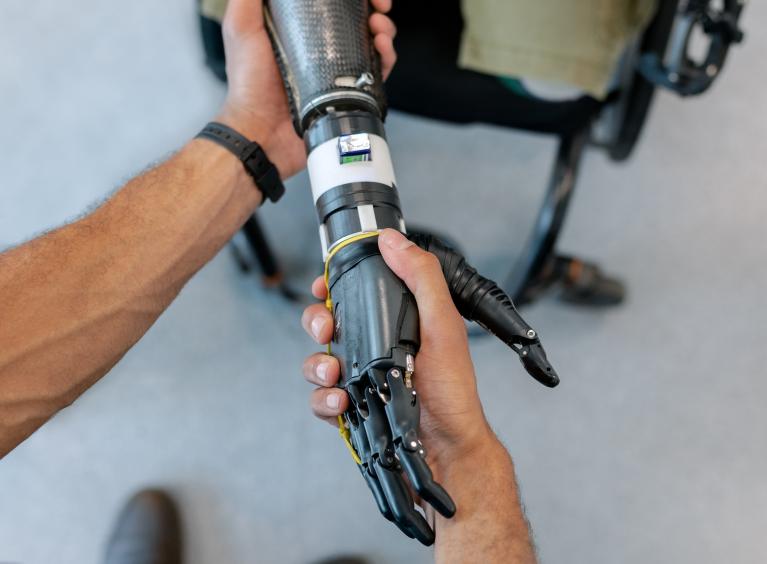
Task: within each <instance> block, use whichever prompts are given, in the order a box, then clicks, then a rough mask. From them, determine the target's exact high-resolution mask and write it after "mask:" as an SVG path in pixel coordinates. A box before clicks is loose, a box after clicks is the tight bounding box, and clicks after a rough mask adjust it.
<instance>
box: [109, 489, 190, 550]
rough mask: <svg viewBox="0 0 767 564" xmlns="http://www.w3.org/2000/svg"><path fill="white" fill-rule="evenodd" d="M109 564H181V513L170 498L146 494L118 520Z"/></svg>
mask: <svg viewBox="0 0 767 564" xmlns="http://www.w3.org/2000/svg"><path fill="white" fill-rule="evenodd" d="M104 562H105V564H181V527H180V519H179V514H178V510H177V509H176V505H175V503H174V502H173V500H172V499H171V498H170V497H169V496H168V494H166V493H164V492H162V491H160V490H143V491H140V492H139V493H137V494H136V495H134V496H133V497H132V498H131V499H130V500H129V501H128V503H127V504H126V505H125V507H124V508H123V510H122V511H121V512H120V515H119V517H118V518H117V523H116V524H115V528H114V530H113V531H112V536H111V538H110V540H109V545H108V546H107V552H106V558H105V559H104Z"/></svg>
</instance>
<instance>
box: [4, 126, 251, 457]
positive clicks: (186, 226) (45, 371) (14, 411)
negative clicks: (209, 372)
mask: <svg viewBox="0 0 767 564" xmlns="http://www.w3.org/2000/svg"><path fill="white" fill-rule="evenodd" d="M260 201H261V194H260V192H259V191H258V190H256V189H255V187H254V184H253V181H252V179H250V178H249V177H248V176H247V174H246V172H245V170H244V168H243V166H242V165H241V164H240V162H239V161H238V160H237V159H236V158H235V157H233V156H232V155H230V154H229V153H228V152H227V151H226V150H224V149H222V148H220V147H218V146H216V145H214V144H213V143H210V142H208V141H203V140H196V141H192V142H191V143H189V144H188V145H187V146H186V147H184V148H183V149H182V150H181V151H180V152H179V153H178V154H176V155H175V156H174V157H172V158H171V159H170V160H169V161H168V162H166V163H164V164H162V165H160V166H158V167H157V168H155V169H153V170H151V171H149V172H147V173H145V174H144V175H142V176H140V177H139V178H136V179H135V180H133V181H132V182H130V183H129V184H128V185H127V186H125V187H124V188H123V189H122V190H120V191H119V192H118V193H117V194H116V195H115V196H114V197H113V198H112V199H110V200H109V201H108V202H107V203H105V204H104V205H103V206H102V207H100V208H99V209H97V210H96V211H95V212H93V213H92V214H90V215H89V216H87V217H85V218H83V219H81V220H80V221H77V222H76V223H73V224H71V225H67V226H66V227H63V228H61V229H57V230H55V231H53V232H51V233H49V234H47V235H45V236H43V237H40V238H38V239H35V240H33V241H31V242H29V243H27V244H25V245H22V246H20V247H18V248H15V249H13V250H10V251H8V252H6V253H4V254H2V255H0V457H2V456H4V455H5V454H7V453H8V452H10V451H11V450H12V449H13V448H14V447H15V446H16V445H17V444H19V443H20V442H21V441H23V440H24V439H25V438H26V437H28V436H29V435H30V434H31V433H32V432H33V431H34V430H35V429H37V428H38V427H39V426H40V425H42V424H43V423H44V422H45V421H47V420H48V419H49V418H50V417H51V416H53V415H54V414H55V413H56V412H57V411H59V410H60V409H62V408H64V407H66V406H67V405H69V404H70V403H72V402H73V401H74V400H75V398H77V397H78V396H79V395H80V394H81V393H83V392H84V391H85V390H86V389H87V388H88V387H90V386H91V385H93V384H94V383H95V382H96V381H97V380H98V379H99V378H101V377H102V376H103V375H104V374H106V373H107V372H108V371H109V370H110V369H111V368H112V366H114V364H115V363H116V362H117V361H118V360H120V358H121V357H122V356H123V355H124V354H125V353H126V352H127V351H128V349H129V348H130V347H131V346H132V345H133V344H135V343H136V341H138V339H139V338H140V337H141V336H142V335H143V334H144V333H145V332H146V331H147V329H149V327H150V326H151V325H152V324H153V323H154V321H155V320H156V319H157V318H158V317H159V315H160V314H161V313H162V312H163V311H164V310H165V308H166V307H167V306H168V305H169V304H170V302H171V301H172V300H173V299H174V298H175V297H176V295H177V294H178V293H179V291H180V290H181V288H182V287H183V286H184V284H185V283H186V282H187V281H188V280H189V278H190V277H191V276H192V275H193V274H194V273H195V272H197V271H198V270H199V269H200V268H201V267H202V266H203V265H204V264H205V263H206V262H208V261H209V260H210V259H211V258H212V257H213V256H214V255H215V254H216V252H217V251H218V250H219V249H220V248H221V247H222V246H223V245H224V244H225V243H226V241H228V240H229V239H230V238H231V236H232V235H233V234H234V233H235V232H236V230H237V229H238V228H239V227H240V226H241V225H242V224H243V223H244V221H245V220H246V219H247V217H248V215H249V214H250V213H252V211H253V210H254V209H255V207H256V206H257V205H258V204H259V203H260Z"/></svg>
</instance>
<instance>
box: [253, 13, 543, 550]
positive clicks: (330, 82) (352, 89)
mask: <svg viewBox="0 0 767 564" xmlns="http://www.w3.org/2000/svg"><path fill="white" fill-rule="evenodd" d="M368 11H369V5H368V2H367V0H270V1H269V3H268V10H267V16H266V17H267V24H268V26H269V29H270V33H271V37H272V42H273V46H274V49H275V53H276V55H277V59H278V64H279V66H280V70H281V72H282V74H283V78H284V81H285V85H286V90H287V92H288V99H289V101H290V104H291V106H292V110H293V116H294V122H295V123H294V124H295V128H296V131H297V132H298V133H299V135H300V136H302V137H303V138H304V141H305V143H306V148H307V152H308V170H309V177H310V181H311V185H312V193H313V197H314V202H315V205H316V208H317V213H318V216H319V222H320V239H321V243H322V248H323V254H324V258H325V284H326V285H327V289H328V299H327V304H326V305H327V306H328V308H329V309H330V310H331V311H332V313H333V314H334V319H335V328H334V338H333V351H332V352H333V354H334V355H335V356H336V357H338V359H339V362H340V366H341V381H340V385H341V386H342V387H343V388H344V389H345V390H346V391H347V392H348V394H349V397H350V400H351V406H350V408H349V410H347V412H346V414H345V416H344V418H343V420H342V421H341V422H340V423H341V429H342V434H343V435H344V437H345V440H346V441H347V445H348V446H349V449H350V451H351V453H352V456H353V457H354V459H355V461H356V462H357V464H358V467H359V470H360V472H361V473H362V476H363V478H364V479H365V481H366V482H367V484H368V486H369V488H370V490H371V492H372V493H373V497H374V498H375V500H376V503H377V504H378V507H379V509H380V511H381V513H382V514H383V515H384V516H385V517H386V518H387V519H389V520H391V521H393V522H394V523H395V524H396V525H397V526H398V527H399V528H400V529H401V530H402V531H403V532H404V533H405V534H406V535H408V536H409V537H411V538H416V539H418V540H419V541H420V542H422V543H424V544H427V545H429V544H431V543H433V541H434V532H433V531H432V530H431V528H430V527H429V525H428V523H427V522H426V520H425V519H424V517H423V515H422V514H421V513H420V512H418V511H417V510H416V509H415V506H414V501H413V497H412V495H411V493H410V489H409V488H408V485H407V483H406V481H405V479H404V476H403V474H404V475H406V476H407V479H408V481H409V483H410V485H411V486H412V487H413V489H414V490H415V492H416V493H417V494H418V495H419V496H420V497H421V499H422V500H424V501H425V502H428V503H429V504H430V505H431V506H432V507H433V508H434V509H435V510H436V511H438V512H439V513H440V514H442V515H444V516H445V517H448V518H449V517H451V516H452V515H453V514H454V513H455V510H456V508H455V504H454V503H453V501H452V499H451V498H450V496H449V495H448V493H447V492H446V491H445V490H444V489H443V488H442V487H441V486H440V485H439V484H437V483H436V482H435V481H434V479H433V476H432V472H431V470H430V469H429V466H428V465H427V463H426V452H425V449H424V447H423V445H422V443H421V441H420V440H419V436H418V430H419V429H418V427H419V421H420V404H419V401H418V395H417V392H416V390H415V386H414V382H415V380H416V375H415V355H416V353H417V352H418V348H419V320H418V311H417V308H416V304H415V300H414V299H413V296H412V295H411V294H410V292H409V291H408V289H407V287H406V286H405V285H404V283H403V282H402V281H401V280H400V279H399V278H397V277H396V276H395V275H394V274H393V273H392V272H391V270H389V268H388V267H387V266H386V264H385V263H384V261H383V258H382V257H381V255H380V252H379V249H378V244H377V236H378V233H379V231H380V230H382V229H384V228H393V229H397V230H399V231H402V232H405V223H404V220H403V216H402V212H401V209H400V202H399V198H398V195H397V189H396V181H395V176H394V170H393V166H392V162H391V157H390V154H389V148H388V145H387V142H386V135H385V132H384V127H383V123H382V120H383V119H384V117H385V103H384V97H383V92H382V84H381V78H380V71H379V64H378V59H377V57H376V55H375V52H374V50H373V46H372V45H371V40H370V33H369V30H368V26H367V20H368ZM419 243H420V244H422V245H424V246H425V248H428V250H432V251H435V252H436V253H437V255H438V256H439V257H440V259H441V261H442V265H443V271H444V272H445V274H446V277H448V281H449V283H450V287H451V292H452V293H453V297H454V299H455V300H456V302H457V303H458V304H461V305H459V309H460V310H461V311H462V313H464V315H467V316H468V317H470V318H474V319H477V320H478V321H479V322H480V323H482V324H483V326H485V327H487V328H488V329H490V330H491V331H493V332H494V333H496V334H497V335H499V336H501V338H502V339H504V341H505V342H507V343H508V344H510V345H511V346H513V347H514V348H515V350H516V351H517V352H518V354H519V355H520V358H521V359H522V362H523V364H524V365H525V367H526V368H528V370H530V371H531V373H532V374H533V375H534V376H535V377H536V378H537V379H538V380H540V381H542V382H544V383H546V384H547V385H550V386H553V385H556V383H557V382H558V379H557V377H556V374H555V373H554V372H553V369H552V368H551V366H549V364H548V362H547V361H546V355H545V353H544V352H543V349H542V348H541V347H540V342H539V341H538V338H537V334H536V333H535V331H533V330H532V329H531V328H530V327H529V326H527V324H525V323H524V321H522V320H521V318H520V317H519V315H518V314H517V313H516V310H515V309H514V307H513V305H512V304H511V301H510V300H509V299H508V298H507V297H506V296H505V295H504V294H503V293H502V292H501V291H500V290H499V289H498V288H497V287H496V286H495V285H494V284H493V283H491V282H489V281H487V280H486V279H484V278H482V277H480V276H479V275H477V273H476V271H474V270H473V269H471V268H470V267H468V266H467V265H466V264H465V261H462V260H461V258H460V257H459V256H457V255H456V254H455V253H454V252H453V251H451V250H450V249H448V248H446V247H444V246H441V245H439V244H438V243H437V242H436V241H433V240H429V239H421V240H419Z"/></svg>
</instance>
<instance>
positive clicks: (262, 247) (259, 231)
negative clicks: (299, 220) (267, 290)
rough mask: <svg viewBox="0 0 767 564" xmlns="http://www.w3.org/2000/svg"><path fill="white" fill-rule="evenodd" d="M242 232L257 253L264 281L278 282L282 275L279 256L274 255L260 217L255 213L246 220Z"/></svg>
mask: <svg viewBox="0 0 767 564" xmlns="http://www.w3.org/2000/svg"><path fill="white" fill-rule="evenodd" d="M242 232H243V234H244V235H245V237H246V238H247V240H248V243H250V247H251V248H252V249H253V252H254V254H255V255H256V260H257V262H258V265H259V267H260V268H261V273H262V274H263V276H264V281H265V282H266V283H267V284H270V283H276V282H278V281H279V279H280V278H281V276H280V267H279V264H278V263H277V258H276V257H275V256H274V252H272V247H271V245H269V241H268V240H267V239H266V235H265V234H264V230H263V228H262V227H261V222H259V220H258V217H257V216H256V215H255V214H254V215H252V216H250V217H249V218H248V221H246V222H245V225H243V227H242Z"/></svg>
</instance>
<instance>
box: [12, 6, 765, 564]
mask: <svg viewBox="0 0 767 564" xmlns="http://www.w3.org/2000/svg"><path fill="white" fill-rule="evenodd" d="M746 19H747V24H748V29H749V30H750V31H751V34H750V35H749V39H748V43H747V44H746V46H745V48H743V49H738V52H737V53H736V54H735V57H733V59H732V64H731V66H730V67H729V68H728V69H727V72H726V76H725V77H724V79H723V80H722V81H721V83H720V84H719V85H718V86H717V88H716V89H715V91H713V92H712V93H711V94H710V95H709V96H706V97H704V98H702V99H698V100H694V101H692V100H691V101H686V102H683V101H680V100H678V99H675V98H673V97H671V96H662V97H661V98H660V99H659V101H658V104H657V106H656V107H655V112H654V114H653V116H652V121H651V124H650V127H649V128H648V130H647V132H646V135H645V137H644V142H643V143H642V145H641V147H640V149H639V150H638V152H637V154H636V155H635V158H634V159H633V160H632V161H631V162H630V163H629V164H628V165H626V166H614V165H613V164H611V163H610V162H609V161H608V160H607V159H606V158H605V156H604V155H602V154H601V153H598V152H593V153H590V154H589V155H588V157H587V158H586V160H585V165H584V170H583V175H582V178H581V183H580V190H579V193H578V195H577V199H576V201H575V204H574V208H573V210H572V214H571V216H570V218H569V221H568V224H567V228H566V233H565V234H564V237H563V241H562V246H563V247H564V248H565V249H567V250H570V251H574V252H580V253H584V254H586V255H588V256H590V257H592V258H595V259H598V260H600V261H602V263H603V264H604V265H605V266H607V267H609V269H610V270H611V271H613V272H615V273H618V274H619V275H621V276H622V277H624V278H625V279H626V280H628V281H629V283H630V298H629V300H628V303H627V304H626V305H625V306H624V307H621V308H619V309H615V310H610V311H589V310H581V309H574V308H572V307H566V306H563V305H561V304H560V303H558V302H557V301H555V300H553V299H547V300H544V301H543V302H541V303H539V304H537V305H536V306H535V307H533V308H530V309H528V310H526V315H527V316H528V317H529V320H530V321H531V323H532V324H534V326H535V327H537V328H538V329H539V331H540V332H541V333H542V334H543V336H544V337H545V339H546V345H547V348H548V350H549V351H550V356H551V358H552V360H554V361H555V362H556V364H557V366H558V367H559V370H560V372H561V375H562V378H563V384H562V386H561V387H560V388H559V389H557V390H556V391H549V390H545V389H543V388H542V387H540V386H538V385H536V384H535V383H534V382H532V381H530V379H529V378H527V377H526V376H525V375H524V374H523V372H522V370H521V368H520V366H519V364H518V362H517V361H516V359H515V358H514V355H513V354H511V353H510V352H509V351H508V350H506V349H505V348H504V347H503V346H501V345H500V344H498V343H496V342H493V341H491V340H478V341H475V342H474V343H473V346H472V348H473V352H474V355H475V360H476V364H477V370H478V374H479V376H480V380H481V392H482V394H483V398H484V401H485V406H486V409H487V413H488V416H489V418H490V419H491V421H492V423H493V425H494V427H495V428H496V430H497V431H498V433H499V434H500V436H501V437H502V438H503V440H504V441H505V442H506V444H507V445H508V446H509V447H510V449H511V452H512V454H513V456H514V458H515V460H516V464H517V470H518V474H519V480H520V483H521V486H522V491H523V495H524V499H525V502H526V505H527V512H528V515H529V517H530V520H531V522H532V525H533V527H534V529H535V534H536V539H537V543H538V546H539V547H540V554H541V559H542V561H543V562H548V563H562V562H568V563H570V562H572V563H584V564H586V563H631V564H633V563H636V564H639V563H645V562H675V563H711V564H713V563H719V562H737V563H758V562H764V561H766V560H767V540H765V539H767V537H766V536H765V533H764V531H765V529H767V452H766V450H767V411H766V410H765V407H764V405H765V403H767V379H766V378H765V366H766V365H767V351H766V349H765V344H764V341H765V338H767V321H765V316H767V307H766V306H767V299H766V298H765V297H764V290H765V286H767V261H765V240H766V239H767V229H765V226H764V225H765V218H767V195H765V185H767V181H766V180H765V179H766V178H767V173H765V170H764V168H765V164H766V163H765V155H767V141H765V138H766V137H767V104H766V103H765V99H766V94H767V75H765V73H764V68H765V67H764V60H763V56H764V53H765V52H767V36H765V35H764V34H761V35H760V33H759V32H760V30H761V29H762V28H761V27H760V24H762V25H767V6H765V5H764V3H760V2H753V3H751V5H749V6H748V10H747V13H746ZM200 57H201V54H200V51H199V46H198V43H197V37H196V28H195V20H194V13H193V2H192V1H191V0H164V1H163V2H153V1H150V0H135V1H132V2H116V1H108V2H86V1H85V0H73V1H70V2H56V1H53V0H23V1H22V0H4V2H3V3H2V7H1V8H0V115H2V120H1V122H0V123H1V125H0V243H2V244H5V245H8V244H13V243H17V242H20V241H22V240H24V239H26V238H29V237H31V236H33V235H34V234H35V233H38V232H40V231H41V230H44V229H46V228H48V227H51V226H54V225H57V224H60V223H62V222H64V221H67V220H69V219H71V218H74V217H76V216H77V215H78V214H80V213H81V212H82V211H83V210H84V209H86V208H87V207H88V206H90V205H91V204H93V203H94V202H97V201H99V200H100V199H101V198H103V197H104V196H105V195H107V194H108V193H109V192H110V191H112V190H113V189H115V188H116V187H118V186H119V185H120V184H121V183H122V182H124V181H125V180H126V179H128V178H129V177H131V176H132V175H134V174H136V173H137V172H139V171H140V170H142V169H143V168H144V167H145V166H146V165H147V163H150V162H152V161H154V160H157V159H158V158H161V157H162V156H163V155H166V154H168V153H169V152H170V151H172V150H173V149H174V148H176V147H178V146H179V145H180V144H182V143H183V142H184V140H185V139H187V138H189V136H190V135H192V134H193V133H195V131H196V130H197V129H198V128H199V127H200V126H201V125H202V124H203V123H204V122H205V121H206V120H207V119H208V118H209V117H211V116H212V114H213V112H214V111H215V109H216V108H217V106H218V104H219V103H220V101H221V99H222V96H223V92H222V89H221V88H220V87H219V86H218V85H217V84H216V83H215V81H214V80H212V79H211V78H210V77H209V76H208V74H207V73H206V72H205V70H204V69H203V68H202V66H201V64H200ZM389 124H390V125H389V132H390V137H391V139H392V146H393V150H394V156H395V162H396V163H397V167H398V176H399V178H400V182H401V185H402V190H401V192H402V196H403V199H404V207H405V210H406V211H407V214H408V216H409V218H410V220H411V222H416V223H420V224H422V225H427V226H432V227H439V228H440V229H442V230H444V231H446V232H448V233H450V234H452V235H454V236H456V237H458V238H460V240H461V241H462V242H463V244H464V245H465V248H466V250H467V252H468V254H469V255H470V257H471V258H472V260H473V261H474V262H475V263H477V264H478V265H479V266H481V267H482V268H483V269H485V270H486V271H489V272H491V273H492V274H494V275H500V274H501V273H502V272H503V271H504V269H505V267H506V266H507V264H508V263H509V262H510V260H511V258H512V257H513V256H515V255H516V254H517V253H518V252H519V250H520V248H521V247H522V243H523V241H524V236H525V233H526V232H527V230H528V228H529V227H530V225H531V221H532V219H531V215H532V214H533V212H534V210H535V209H536V206H537V203H538V200H539V199H540V197H541V189H542V187H543V182H544V179H545V177H546V173H547V167H548V165H549V161H550V159H551V154H552V151H553V148H554V147H553V144H552V142H551V141H550V140H548V139H545V138H539V137H534V136H530V135H524V134H519V133H513V132H509V131H505V130H498V129H492V128H486V127H466V128H456V127H448V126H444V125H439V124H435V123H429V122H424V121H420V120H416V119H413V118H409V117H404V116H401V115H393V116H392V117H391V119H390V122H389ZM311 208H312V206H311V204H310V197H309V192H308V186H307V180H306V177H305V176H303V175H301V176H299V177H297V178H296V179H295V180H294V181H292V182H291V183H290V187H289V195H288V196H287V198H286V199H285V201H284V203H281V204H280V205H279V206H278V207H274V208H272V207H268V208H266V210H265V214H264V215H265V216H266V220H267V223H268V224H269V228H270V232H271V233H272V234H273V235H274V238H275V239H278V238H279V239H280V252H281V255H282V257H283V259H284V261H285V263H286V265H287V267H288V269H289V270H290V272H291V275H292V277H293V278H294V280H296V281H297V282H299V283H302V282H303V281H306V280H309V279H310V278H311V276H312V275H313V274H316V273H317V272H318V271H319V260H320V256H319V249H318V242H317V240H316V232H315V223H314V222H315V219H314V217H313V212H312V209H311ZM298 316H299V312H298V311H297V310H296V309H295V308H294V307H292V306H289V305H286V304H285V303H283V302H281V301H280V300H276V299H275V298H274V297H273V296H272V295H269V294H267V293H265V292H264V291H262V290H261V289H260V288H259V287H258V284H257V283H256V282H255V281H254V280H251V279H247V278H244V277H243V276H241V275H240V273H239V272H238V271H237V269H236V268H235V266H234V264H233V261H232V260H231V257H230V255H229V253H227V252H223V253H221V254H220V256H219V257H218V258H217V259H216V260H214V261H213V262H212V264H210V265H209V266H208V267H207V268H205V269H204V270H203V271H202V272H201V273H200V274H199V275H198V276H197V277H196V278H195V279H194V280H193V281H192V282H191V283H190V284H189V286H188V287H187V288H186V290H185V291H184V292H183V293H182V295H181V297H180V298H179V299H178V300H177V301H176V303H174V304H173V306H172V307H171V308H170V310H169V311H168V312H167V314H166V315H164V316H163V317H162V318H161V319H160V321H159V322H158V323H157V325H156V326H155V327H154V328H153V329H152V330H151V331H150V332H149V333H148V334H147V336H146V337H145V338H144V339H143V340H142V341H141V342H140V344H139V345H138V346H137V347H136V348H135V349H134V350H133V351H132V352H131V353H130V354H129V355H128V356H127V357H126V358H125V360H124V361H123V362H122V363H121V364H120V365H119V366H118V367H117V368H116V369H115V370H114V371H113V372H112V373H111V374H110V375H109V376H108V377H106V378H105V379H104V380H103V381H102V382H101V383H99V384H98V385H97V386H95V387H94V388H93V389H92V390H90V391H89V392H88V393H86V394H85V396H83V397H82V399H80V400H79V401H78V402H77V403H76V404H75V405H74V406H73V407H71V408H69V409H67V410H66V411H65V412H63V413H61V414H60V415H59V416H58V417H56V418H55V419H54V420H53V421H51V422H50V423H49V424H48V425H46V426H45V427H44V428H43V429H42V430H40V431H39V432H38V433H37V434H36V435H34V436H33V437H32V438H31V439H30V440H29V441H28V442H27V443H25V444H24V445H23V446H21V447H19V448H18V449H17V450H16V451H15V452H13V453H12V454H11V455H10V456H8V457H7V458H6V459H5V460H3V461H2V462H0V561H2V562H6V561H8V562H24V563H30V564H31V563H53V562H55V563H63V564H67V563H83V564H95V563H97V562H99V558H100V554H101V552H102V550H103V544H104V541H105V537H106V535H107V533H108V530H109V527H110V524H111V520H112V518H113V516H114V514H115V512H116V511H117V509H118V507H119V506H120V503H121V502H122V501H123V500H124V499H125V498H126V497H127V496H128V495H129V494H130V493H131V492H132V491H133V490H135V489H137V488H140V487H142V486H145V485H159V486H163V487H167V488H169V489H170V490H171V491H172V492H173V493H174V494H175V495H176V496H177V497H178V499H179V500H180V503H181V505H182V507H183V511H184V517H185V528H186V532H187V540H188V546H187V548H188V554H189V562H191V563H193V564H196V563H211V562H216V563H218V562H222V563H233V564H237V563H251V562H258V563H272V562H279V563H282V562H285V563H291V564H293V563H295V564H304V563H309V562H311V561H313V560H315V559H318V558H320V557H323V556H327V555H330V554H332V553H335V552H341V551H343V552H353V553H366V554H368V555H369V556H371V557H372V558H373V559H374V561H375V562H376V563H394V562H413V563H419V562H428V561H429V560H430V558H431V553H430V551H429V550H427V549H423V548H420V547H419V546H417V545H416V544H414V543H413V542H409V541H407V540H406V539H404V538H403V537H402V536H401V535H400V534H398V533H397V532H396V531H395V530H394V529H393V528H392V527H391V526H390V525H388V524H387V523H385V522H384V521H383V520H382V519H381V518H379V517H378V516H377V515H376V512H375V509H374V507H373V504H372V501H371V500H370V499H369V495H368V492H367V490H366V488H365V486H364V484H363V483H362V482H361V480H360V479H359V475H358V474H357V472H356V470H355V469H354V467H353V464H352V463H351V461H350V460H349V459H348V456H347V454H346V453H345V451H344V448H343V446H342V444H341V443H340V442H339V440H338V438H337V435H336V434H335V432H334V431H333V430H331V429H330V428H326V427H325V426H324V425H322V424H320V423H318V422H315V421H313V420H312V417H311V416H310V414H309V411H308V409H307V394H308V392H309V389H308V386H307V385H305V384H304V383H303V381H302V379H301V376H300V372H299V366H300V362H301V359H302V357H303V356H304V355H306V354H307V353H309V352H311V351H313V350H314V348H313V347H312V344H311V343H310V341H309V340H308V339H307V338H306V337H305V336H304V335H303V334H302V331H301V329H300V327H299V324H298ZM1 322H2V319H1V318H0V323H1Z"/></svg>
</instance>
